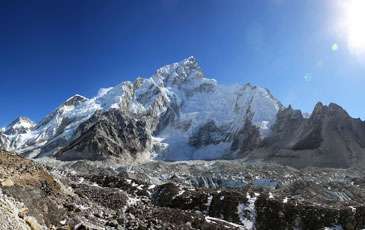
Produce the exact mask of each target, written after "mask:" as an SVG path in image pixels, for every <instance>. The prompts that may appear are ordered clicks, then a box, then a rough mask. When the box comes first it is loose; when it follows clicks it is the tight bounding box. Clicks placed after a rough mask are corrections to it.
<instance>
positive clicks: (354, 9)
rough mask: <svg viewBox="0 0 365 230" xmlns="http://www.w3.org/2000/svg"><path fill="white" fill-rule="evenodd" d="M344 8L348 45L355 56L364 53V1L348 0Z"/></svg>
mask: <svg viewBox="0 0 365 230" xmlns="http://www.w3.org/2000/svg"><path fill="white" fill-rule="evenodd" d="M345 8H346V9H345V10H346V11H345V13H346V16H345V26H346V30H347V40H348V45H349V47H350V49H351V50H352V51H353V52H355V53H357V54H359V53H365V0H349V1H348V2H347V4H346V6H345Z"/></svg>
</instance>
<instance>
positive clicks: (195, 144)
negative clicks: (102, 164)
mask: <svg viewBox="0 0 365 230" xmlns="http://www.w3.org/2000/svg"><path fill="white" fill-rule="evenodd" d="M281 108H282V105H281V103H280V102H279V101H278V100H276V99H275V98H274V97H273V96H272V95H271V94H270V92H269V91H268V90H266V89H264V88H260V87H256V86H252V85H250V84H246V85H235V86H221V85H218V84H217V82H216V81H215V80H213V79H208V78H206V77H205V75H204V73H203V72H202V70H201V68H200V67H199V65H198V62H197V61H196V59H195V58H193V57H190V58H187V59H185V60H183V61H181V62H179V63H174V64H171V65H167V66H164V67H162V68H160V69H158V70H157V71H156V73H155V74H154V75H153V76H152V77H150V78H137V79H136V80H135V81H134V82H123V83H121V84H119V85H117V86H115V87H112V88H107V89H101V90H100V91H99V93H98V95H97V96H96V97H94V98H91V99H88V98H85V97H82V96H80V95H75V96H73V97H71V98H69V99H68V100H66V102H64V103H63V104H61V105H60V106H59V107H58V108H57V109H56V110H55V111H53V112H52V113H50V114H49V115H47V116H46V117H45V118H44V119H43V120H42V121H41V122H39V123H38V124H37V125H35V126H34V127H31V128H30V129H29V130H26V132H23V133H17V134H11V133H2V134H0V141H1V142H0V146H2V147H3V148H4V149H6V150H9V151H16V152H18V153H21V154H23V155H25V156H26V157H28V158H35V157H43V156H54V155H55V154H58V156H59V155H60V154H59V152H60V151H61V152H64V150H62V149H63V148H67V146H68V145H70V144H72V143H73V142H74V141H75V140H76V139H78V138H80V136H81V135H83V133H80V129H79V127H80V125H81V124H83V123H84V122H86V123H90V121H89V120H90V119H93V118H92V117H93V115H94V114H95V113H97V112H98V113H103V112H108V111H110V110H113V109H114V110H117V111H119V112H120V113H121V114H122V115H121V117H137V118H138V119H139V120H141V121H142V122H143V123H145V124H146V130H147V131H148V133H149V135H150V136H149V138H150V139H151V142H152V144H151V145H148V146H146V147H148V148H146V149H145V150H144V151H145V152H149V153H150V155H151V156H150V158H151V157H152V158H157V159H163V160H172V161H173V160H190V159H217V158H220V157H221V156H223V155H224V154H225V153H226V152H227V151H229V149H230V143H231V139H232V136H233V134H234V133H235V132H236V131H237V130H238V129H239V128H240V126H241V125H242V124H243V123H244V121H245V119H246V116H247V114H248V111H253V116H252V122H253V123H254V124H255V125H257V126H259V127H260V133H261V135H263V136H265V135H267V134H268V132H269V127H270V126H271V125H272V124H273V123H274V122H275V119H276V113H277V112H278V111H279V110H280V109H281ZM94 118H95V117H94ZM84 126H85V125H84ZM210 126H211V127H214V128H215V131H216V132H211V130H210ZM202 133H204V135H206V138H205V139H204V140H203V139H201V138H200V135H201V134H202ZM196 137H199V138H196ZM112 139H113V138H112ZM114 141H115V140H114ZM99 150H100V151H102V150H103V149H99ZM104 150H105V149H104ZM95 154H97V153H95ZM96 158H97V157H96ZM88 159H89V158H88Z"/></svg>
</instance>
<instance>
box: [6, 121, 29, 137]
mask: <svg viewBox="0 0 365 230" xmlns="http://www.w3.org/2000/svg"><path fill="white" fill-rule="evenodd" d="M35 125H36V124H35V123H34V122H33V121H32V120H30V119H29V118H27V117H18V118H17V119H15V120H14V121H13V122H11V123H10V124H9V125H8V126H7V127H6V128H5V130H4V133H5V134H6V135H17V134H23V133H26V132H28V131H30V130H31V129H33V128H34V127H35Z"/></svg>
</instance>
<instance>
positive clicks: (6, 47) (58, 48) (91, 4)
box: [0, 0, 365, 126]
mask: <svg viewBox="0 0 365 230" xmlns="http://www.w3.org/2000/svg"><path fill="white" fill-rule="evenodd" d="M334 2H335V0H260V1H257V0H153V1H152V0H108V1H100V0H65V1H53V0H34V1H28V0H23V1H18V0H3V1H1V2H0V126H4V125H6V124H7V123H8V122H10V121H11V120H13V119H14V118H15V117H17V116H20V115H25V116H29V117H30V118H32V119H33V120H36V121H37V120H39V119H41V118H42V117H43V116H44V115H46V114H47V113H48V112H50V111H51V110H53V109H54V108H55V107H56V106H57V105H58V104H60V103H61V102H63V101H64V100H65V99H66V98H68V97H69V96H71V95H73V94H76V93H78V94H82V95H84V96H87V97H91V96H94V95H95V94H96V93H97V90H98V89H99V88H101V87H108V86H112V85H115V84H118V83H120V82H122V81H125V80H133V79H134V78H135V77H136V76H139V75H143V76H146V77H147V76H150V75H151V74H153V72H154V71H155V69H156V68H158V67H160V66H162V65H164V64H169V63H172V62H175V61H179V60H181V59H183V58H185V57H188V56H191V55H193V56H195V57H196V58H197V59H198V60H199V62H200V64H201V66H202V67H203V69H204V71H205V73H206V74H207V75H208V76H209V77H212V78H215V79H217V80H218V81H219V82H220V83H222V84H231V83H246V82H251V83H253V84H257V85H260V86H263V87H266V88H269V89H270V90H271V91H272V93H273V95H274V96H275V97H277V98H278V99H279V100H281V101H282V102H283V103H284V104H285V105H288V104H289V103H290V104H292V105H294V107H296V108H300V109H302V110H304V111H311V110H312V108H313V106H314V104H315V103H316V102H317V101H322V102H325V103H328V102H336V103H338V104H340V105H342V106H343V107H345V108H346V109H347V110H348V111H349V113H350V114H351V115H353V116H355V117H362V118H365V90H364V88H365V61H364V60H363V59H362V58H359V57H358V56H355V55H353V54H352V53H351V52H350V51H349V49H348V47H347V44H346V41H345V39H343V36H342V35H341V33H340V32H337V31H335V30H334V29H333V28H334V27H335V26H336V23H337V19H338V17H337V13H338V12H336V9H335V7H334V6H333V5H334ZM335 43H336V45H335V46H334V47H332V46H333V45H334V44H335ZM336 46H337V47H336ZM331 48H334V50H332V49H331Z"/></svg>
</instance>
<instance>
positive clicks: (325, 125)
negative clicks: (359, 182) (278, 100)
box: [249, 103, 365, 168]
mask: <svg viewBox="0 0 365 230" xmlns="http://www.w3.org/2000/svg"><path fill="white" fill-rule="evenodd" d="M364 147H365V123H364V122H363V121H361V120H360V119H354V118H351V117H350V116H349V115H348V114H347V112H346V111H345V110H344V109H342V108H341V107H340V106H338V105H336V104H333V103H331V104H329V105H328V106H325V105H323V104H322V103H318V104H317V105H316V106H315V108H314V111H313V113H312V114H311V116H310V117H309V118H304V117H303V116H302V114H301V112H300V111H298V110H293V109H292V108H291V107H289V108H287V109H284V110H282V111H280V112H279V113H278V115H277V122H276V123H275V124H274V126H273V127H272V132H271V135H270V136H269V137H267V138H265V139H264V140H263V142H262V144H261V146H260V147H259V148H257V149H255V150H252V151H251V152H250V154H249V158H250V159H264V160H267V161H275V162H278V163H282V164H286V165H291V166H295V167H308V166H316V167H334V168H348V167H351V166H356V165H361V164H363V163H364V162H365V149H364Z"/></svg>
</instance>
